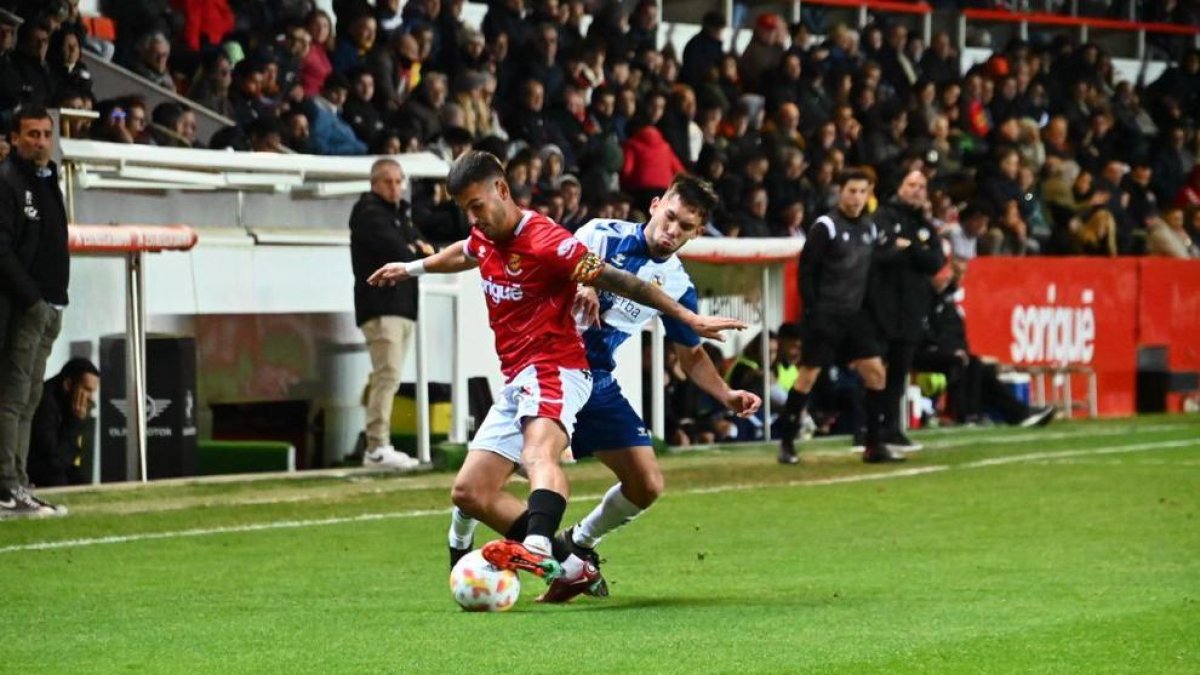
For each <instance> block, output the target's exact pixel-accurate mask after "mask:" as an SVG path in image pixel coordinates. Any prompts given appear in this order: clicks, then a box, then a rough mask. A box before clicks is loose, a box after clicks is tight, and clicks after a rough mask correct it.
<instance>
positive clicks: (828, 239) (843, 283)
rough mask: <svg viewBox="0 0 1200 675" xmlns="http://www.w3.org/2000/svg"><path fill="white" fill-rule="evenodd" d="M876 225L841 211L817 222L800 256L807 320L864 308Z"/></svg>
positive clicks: (844, 314) (801, 293)
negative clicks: (850, 216) (851, 217)
mask: <svg viewBox="0 0 1200 675" xmlns="http://www.w3.org/2000/svg"><path fill="white" fill-rule="evenodd" d="M875 236H876V230H875V224H874V223H873V222H872V220H871V217H870V216H869V215H867V214H865V213H864V214H862V215H860V216H859V217H858V218H855V219H850V218H847V217H846V216H845V215H843V214H842V213H841V212H840V211H834V212H832V213H829V214H827V215H824V216H821V217H820V218H817V220H816V221H815V222H814V223H813V224H812V227H810V228H809V230H808V240H807V241H806V242H805V244H804V250H803V251H801V253H800V297H801V299H802V300H803V302H804V315H805V317H814V316H827V315H840V316H846V315H851V314H854V313H855V312H857V311H858V310H859V309H861V308H862V305H863V298H864V297H865V296H866V293H867V275H868V273H869V272H870V270H871V253H872V251H873V250H874V248H875Z"/></svg>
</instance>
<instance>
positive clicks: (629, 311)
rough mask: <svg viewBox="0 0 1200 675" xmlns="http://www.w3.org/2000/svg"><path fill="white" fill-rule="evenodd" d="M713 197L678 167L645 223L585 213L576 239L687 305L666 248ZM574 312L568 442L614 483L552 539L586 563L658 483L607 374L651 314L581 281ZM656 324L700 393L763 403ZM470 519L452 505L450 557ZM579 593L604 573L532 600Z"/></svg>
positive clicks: (682, 280)
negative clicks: (583, 377) (588, 384)
mask: <svg viewBox="0 0 1200 675" xmlns="http://www.w3.org/2000/svg"><path fill="white" fill-rule="evenodd" d="M716 201H717V198H716V195H715V194H714V193H713V190H712V187H711V186H709V184H708V183H706V182H705V181H703V180H700V179H698V178H695V177H693V176H688V175H684V174H681V175H679V176H677V177H676V178H675V180H674V181H673V182H672V184H671V186H670V187H669V188H668V189H667V191H666V193H665V194H663V196H662V197H659V198H656V199H655V200H654V201H653V202H651V204H650V220H649V222H647V223H631V222H625V221H618V220H593V221H591V222H589V223H587V224H586V225H584V226H583V227H582V228H580V229H579V231H578V232H576V233H575V237H576V238H577V239H578V240H579V241H581V242H582V243H583V244H585V245H586V246H587V247H588V248H589V249H591V251H592V252H593V253H596V254H597V255H599V256H600V257H601V258H603V259H604V260H605V262H606V263H607V264H609V265H612V266H614V267H618V268H621V269H623V270H625V271H627V272H629V273H630V274H634V275H636V276H638V277H641V278H642V279H645V280H646V281H649V282H650V283H653V284H656V285H658V286H660V287H661V288H662V289H663V291H664V292H666V293H667V294H668V295H670V296H671V297H672V298H675V299H676V300H677V301H678V302H679V304H681V305H683V306H684V307H687V308H688V309H690V310H692V311H696V310H697V298H696V289H695V287H694V286H693V285H692V282H691V279H690V278H689V277H688V275H687V272H686V271H685V270H684V268H683V264H682V263H681V262H680V261H679V258H678V257H676V256H675V253H676V252H677V251H678V250H679V249H680V248H682V247H683V245H684V244H686V243H687V242H688V241H691V240H692V239H694V238H696V237H698V236H699V235H700V233H701V231H702V230H703V228H704V223H705V221H706V220H707V218H708V215H709V213H711V212H712V210H713V208H714V207H715V206H716ZM576 310H577V316H578V317H579V324H580V330H581V333H582V335H583V341H584V345H585V347H586V349H587V356H588V364H589V366H590V367H591V370H592V382H593V383H592V393H591V396H590V398H588V401H587V403H586V404H585V405H584V407H583V408H582V409H581V410H580V411H579V415H578V417H577V420H576V430H575V435H574V437H573V441H572V446H571V449H572V452H573V453H574V455H575V456H576V457H587V456H592V455H594V456H595V457H596V458H597V459H599V460H600V461H601V462H602V463H603V464H604V465H605V466H607V467H608V468H609V469H611V470H612V472H613V473H614V474H616V477H617V479H618V481H619V482H618V483H617V484H616V485H614V486H612V487H611V488H610V489H609V490H608V491H607V493H606V494H605V495H604V498H603V499H602V500H601V501H600V504H598V505H597V506H596V507H595V508H594V509H593V510H592V511H591V513H589V514H587V516H585V517H584V518H583V519H582V520H581V521H580V522H579V523H578V524H576V525H575V526H573V527H571V528H569V529H568V530H567V531H566V532H564V533H563V534H562V535H561V537H560V538H559V541H557V542H556V544H557V545H559V546H565V547H567V548H569V549H571V550H572V552H573V553H574V554H575V555H576V556H577V557H579V558H581V559H583V560H587V561H589V562H591V563H593V565H595V564H597V563H598V560H599V558H598V556H597V555H596V553H595V547H596V545H597V544H599V543H600V540H601V538H603V537H604V535H606V534H607V533H609V532H611V531H613V530H615V529H616V528H618V527H620V526H622V525H624V524H625V523H628V522H629V521H631V520H633V519H634V518H636V517H638V516H639V515H641V513H642V512H643V511H645V510H646V509H647V508H649V507H650V505H651V504H653V503H654V501H655V500H656V499H657V498H658V496H659V495H660V494H661V493H662V490H663V477H662V471H661V470H660V469H659V466H658V462H657V461H656V460H655V457H654V450H653V448H652V446H651V440H650V434H649V432H648V431H647V429H646V425H645V423H644V422H643V421H642V419H641V417H640V416H639V415H638V414H637V412H635V411H634V409H633V407H632V406H631V405H630V404H629V401H628V400H627V399H626V398H625V396H624V395H623V394H622V393H621V388H620V386H619V385H618V384H617V382H616V380H615V379H614V378H613V374H612V371H613V369H614V368H615V367H616V362H615V358H614V354H615V352H616V350H617V348H618V347H619V346H620V345H621V344H622V343H624V342H625V341H626V340H627V339H628V338H629V337H630V336H632V335H635V334H638V333H640V332H641V330H642V328H643V327H644V326H645V325H646V324H647V323H649V322H650V321H651V320H653V319H654V318H655V317H658V316H659V312H658V311H657V310H655V309H652V308H650V307H646V306H645V305H641V304H638V303H636V302H633V301H630V300H627V299H625V298H622V297H620V296H617V295H614V294H612V293H609V292H608V291H600V292H599V293H597V291H596V290H594V289H591V288H588V287H580V290H579V292H578V294H577V296H576ZM662 321H663V327H664V328H665V332H666V335H667V339H668V340H669V341H670V342H672V343H673V345H672V346H673V348H674V350H675V353H676V355H677V356H678V357H679V360H680V363H681V364H682V365H683V368H684V370H685V371H686V372H687V374H688V377H689V378H690V379H691V380H692V381H693V382H694V383H695V384H696V385H697V386H698V387H699V388H700V389H701V390H703V391H704V392H705V393H707V394H709V395H711V396H712V397H713V398H715V399H716V400H718V401H720V402H722V403H723V404H724V405H725V406H726V407H727V408H729V409H730V410H732V411H733V412H735V413H737V414H739V415H744V416H749V415H753V414H754V413H755V412H756V411H757V410H758V408H759V406H760V405H761V404H762V401H761V400H760V399H759V397H758V396H756V395H755V394H753V393H750V392H747V391H741V390H733V389H730V388H729V385H728V384H727V383H726V382H725V379H724V378H723V377H722V375H721V373H720V372H719V371H718V370H717V368H716V366H715V365H714V364H713V362H712V361H711V360H710V359H709V357H708V354H707V352H705V351H704V349H703V347H702V346H701V344H700V337H699V336H698V335H696V333H695V332H694V331H692V330H691V329H690V328H689V327H688V326H686V325H684V324H682V323H680V322H678V321H674V320H672V319H670V318H668V317H662ZM474 515H476V516H479V515H481V514H474ZM474 526H475V521H474V519H472V518H470V517H469V516H467V515H466V514H464V513H462V512H461V511H459V510H458V509H455V511H454V518H453V522H452V524H451V528H450V554H451V563H452V564H453V561H454V560H455V559H457V558H458V557H461V556H462V555H465V553H466V552H468V551H469V550H470V547H471V541H472V536H473V534H474ZM590 568H591V566H589V569H590ZM580 593H590V594H593V595H605V594H607V587H606V585H605V584H604V581H603V578H597V576H594V575H586V576H576V577H574V578H572V577H569V576H568V577H563V578H560V579H557V580H555V581H553V582H552V583H551V585H550V587H549V589H547V591H546V593H545V594H543V595H542V597H541V598H539V600H541V601H542V602H554V603H559V602H566V601H568V600H570V599H572V598H574V597H575V596H577V595H579V594H580Z"/></svg>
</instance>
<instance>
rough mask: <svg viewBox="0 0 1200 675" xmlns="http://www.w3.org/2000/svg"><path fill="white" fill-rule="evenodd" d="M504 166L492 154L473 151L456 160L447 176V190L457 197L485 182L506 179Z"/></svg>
mask: <svg viewBox="0 0 1200 675" xmlns="http://www.w3.org/2000/svg"><path fill="white" fill-rule="evenodd" d="M504 176H505V174H504V165H503V164H501V163H500V159H499V158H497V157H496V156H495V155H493V154H492V153H490V152H484V151H482V150H471V151H469V152H465V153H463V156H462V157H459V158H458V159H456V160H454V164H453V165H451V166H450V173H449V175H447V176H446V190H447V191H449V192H450V196H452V197H457V196H458V195H460V194H462V193H463V192H464V191H465V190H466V189H467V188H469V187H470V186H472V185H475V184H476V183H482V182H484V181H489V180H496V179H497V178H499V179H502V180H503V179H504Z"/></svg>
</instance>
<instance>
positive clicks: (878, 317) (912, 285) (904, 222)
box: [867, 171, 946, 452]
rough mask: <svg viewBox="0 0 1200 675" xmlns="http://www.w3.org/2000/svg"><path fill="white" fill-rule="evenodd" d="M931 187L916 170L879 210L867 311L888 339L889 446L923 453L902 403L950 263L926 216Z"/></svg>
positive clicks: (886, 426) (886, 428)
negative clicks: (904, 423) (906, 427)
mask: <svg viewBox="0 0 1200 675" xmlns="http://www.w3.org/2000/svg"><path fill="white" fill-rule="evenodd" d="M926 189H927V185H926V180H925V174H923V173H921V172H920V171H911V172H909V173H908V175H906V176H905V177H904V180H903V181H902V182H901V183H900V187H899V188H898V189H897V190H896V195H895V196H894V197H892V199H891V200H890V201H889V202H888V203H886V204H884V205H883V206H881V207H880V208H879V210H878V211H876V212H875V225H876V227H878V228H879V242H878V243H879V248H877V249H876V254H875V256H874V258H873V259H872V261H871V279H870V283H869V289H868V292H867V307H868V309H869V311H870V313H871V316H872V317H873V318H874V319H875V322H876V324H877V325H878V326H879V330H880V332H881V333H882V335H883V337H884V338H885V339H886V340H887V351H886V354H885V359H884V360H885V362H886V363H887V386H886V387H885V390H884V391H885V393H886V398H885V407H884V410H885V418H884V419H885V421H884V443H885V444H886V445H887V446H888V448H889V449H890V450H894V451H901V452H903V451H906V450H919V449H920V446H919V445H917V444H915V443H913V442H912V441H910V440H908V438H907V437H906V436H905V435H904V433H903V432H901V431H900V424H899V410H900V399H901V397H903V396H904V389H905V387H906V386H907V384H908V372H909V370H911V369H912V361H913V355H914V354H915V353H916V351H917V347H918V345H919V344H920V343H921V340H922V338H923V337H924V335H925V326H926V321H927V320H928V317H929V309H930V307H931V306H932V305H933V285H932V278H933V275H935V274H937V272H938V270H940V269H941V268H942V266H943V265H945V264H946V255H945V253H943V252H942V246H941V242H940V240H939V239H938V235H937V232H936V231H935V230H934V227H933V225H932V224H931V223H930V222H929V221H928V219H927V218H926V217H925V203H926V199H927V198H926Z"/></svg>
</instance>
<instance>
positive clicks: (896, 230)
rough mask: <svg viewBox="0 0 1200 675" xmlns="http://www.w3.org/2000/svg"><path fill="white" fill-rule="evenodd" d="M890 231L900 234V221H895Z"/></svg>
mask: <svg viewBox="0 0 1200 675" xmlns="http://www.w3.org/2000/svg"><path fill="white" fill-rule="evenodd" d="M892 232H895V233H896V234H900V223H896V225H895V226H894V227H892Z"/></svg>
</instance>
